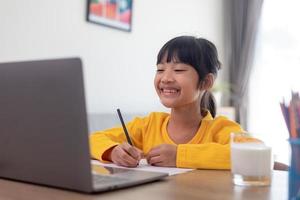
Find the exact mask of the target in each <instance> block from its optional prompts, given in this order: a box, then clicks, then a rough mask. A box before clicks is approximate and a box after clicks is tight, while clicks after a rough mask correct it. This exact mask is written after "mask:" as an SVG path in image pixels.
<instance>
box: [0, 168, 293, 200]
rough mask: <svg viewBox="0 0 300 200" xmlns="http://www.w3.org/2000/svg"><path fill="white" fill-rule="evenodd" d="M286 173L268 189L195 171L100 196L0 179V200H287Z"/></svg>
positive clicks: (211, 172)
mask: <svg viewBox="0 0 300 200" xmlns="http://www.w3.org/2000/svg"><path fill="white" fill-rule="evenodd" d="M287 183H288V173H287V172H283V171H274V172H273V180H272V185H271V186H270V187H241V186H235V185H233V184H232V183H231V174H230V171H217V170H195V171H192V172H188V173H185V174H180V175H175V176H170V177H167V178H166V179H164V180H162V181H158V182H153V183H149V184H144V185H140V186H136V187H131V188H126V189H121V190H116V191H111V192H105V193H100V194H93V195H88V194H81V193H77V192H72V191H65V190H60V189H54V188H48V187H43V186H37V185H31V184H26V183H19V182H14V181H8V180H3V179H0V199H1V200H8V199H9V200H12V199H24V200H26V199H28V200H34V199H49V200H50V199H51V200H52V199H55V200H60V199H61V200H66V199H72V200H79V199H80V200H94V199H105V200H110V199H114V200H115V199H121V200H129V199H132V200H148V199H149V200H150V199H151V200H160V199H163V200H169V199H170V200H180V199H184V200H193V199H205V200H210V199H216V200H226V199H230V200H232V199H236V200H247V199H255V200H257V199H260V200H263V199H272V200H276V199H280V200H281V199H287V196H288V193H287V191H288V186H287Z"/></svg>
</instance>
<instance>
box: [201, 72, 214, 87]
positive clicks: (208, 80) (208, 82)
mask: <svg viewBox="0 0 300 200" xmlns="http://www.w3.org/2000/svg"><path fill="white" fill-rule="evenodd" d="M214 82H215V76H214V75H213V74H212V73H208V74H207V75H206V76H205V78H204V80H203V81H202V84H201V89H202V90H209V89H211V88H212V86H213V85H214Z"/></svg>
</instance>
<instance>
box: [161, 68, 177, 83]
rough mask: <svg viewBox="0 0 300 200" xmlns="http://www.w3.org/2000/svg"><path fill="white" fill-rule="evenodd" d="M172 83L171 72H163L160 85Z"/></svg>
mask: <svg viewBox="0 0 300 200" xmlns="http://www.w3.org/2000/svg"><path fill="white" fill-rule="evenodd" d="M173 81H174V78H173V75H172V73H171V72H168V71H165V73H164V75H163V77H162V79H161V82H162V83H170V82H173Z"/></svg>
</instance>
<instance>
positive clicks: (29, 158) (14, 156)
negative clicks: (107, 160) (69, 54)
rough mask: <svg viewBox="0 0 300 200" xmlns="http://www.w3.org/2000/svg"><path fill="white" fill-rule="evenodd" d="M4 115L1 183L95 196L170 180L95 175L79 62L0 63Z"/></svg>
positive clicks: (113, 172) (155, 175) (121, 173)
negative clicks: (16, 181)
mask: <svg viewBox="0 0 300 200" xmlns="http://www.w3.org/2000/svg"><path fill="white" fill-rule="evenodd" d="M0 110H1V112H0V113H1V114H0V177H2V178H5V179H11V180H18V181H23V182H29V183H35V184H42V185H46V186H53V187H58V188H65V189H69V190H76V191H80V192H87V193H92V192H102V191H109V190H113V189H118V188H124V187H129V186H134V185H139V184H142V183H146V182H152V181H155V180H158V179H161V178H163V177H166V176H167V175H168V174H165V173H159V172H145V171H137V170H133V169H120V168H113V167H101V166H97V167H96V168H97V170H95V171H92V165H91V160H90V152H89V141H88V134H89V133H88V128H87V127H88V123H87V114H86V105H85V95H84V83H83V72H82V62H81V60H80V59H79V58H65V59H53V60H38V61H26V62H11V63H0Z"/></svg>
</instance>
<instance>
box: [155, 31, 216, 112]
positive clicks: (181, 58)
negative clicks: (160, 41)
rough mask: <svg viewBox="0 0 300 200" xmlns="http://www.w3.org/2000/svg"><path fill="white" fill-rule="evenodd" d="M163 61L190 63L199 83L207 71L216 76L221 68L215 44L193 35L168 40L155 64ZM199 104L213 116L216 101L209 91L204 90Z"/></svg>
mask: <svg viewBox="0 0 300 200" xmlns="http://www.w3.org/2000/svg"><path fill="white" fill-rule="evenodd" d="M164 61H166V62H172V61H173V62H181V63H184V64H188V65H191V66H192V67H193V68H194V69H195V70H196V71H197V73H198V76H199V84H200V83H201V81H203V80H204V78H205V77H206V75H207V74H209V73H212V74H213V75H214V76H215V77H216V76H217V74H218V70H219V69H220V68H221V62H220V61H219V59H218V51H217V48H216V46H215V45H214V44H213V43H212V42H210V41H208V40H207V39H204V38H196V37H193V36H179V37H176V38H173V39H171V40H169V41H168V42H167V43H166V44H165V45H164V46H163V47H162V48H161V49H160V51H159V53H158V55H157V61H156V64H161V63H162V62H164ZM200 106H201V108H204V109H208V110H209V111H210V113H211V114H212V116H213V117H215V116H216V101H215V98H214V96H213V95H212V93H211V92H210V91H208V90H207V91H205V92H204V94H203V96H202V98H201V102H200Z"/></svg>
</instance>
